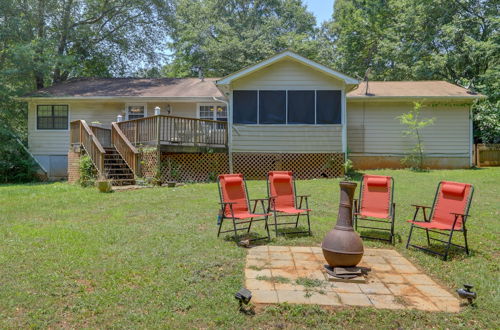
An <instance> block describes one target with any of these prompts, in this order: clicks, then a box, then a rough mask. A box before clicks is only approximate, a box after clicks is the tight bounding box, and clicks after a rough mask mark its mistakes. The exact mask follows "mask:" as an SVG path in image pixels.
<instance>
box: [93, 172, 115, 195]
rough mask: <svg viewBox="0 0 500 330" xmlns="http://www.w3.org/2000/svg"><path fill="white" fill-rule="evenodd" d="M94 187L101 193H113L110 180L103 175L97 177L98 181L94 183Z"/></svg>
mask: <svg viewBox="0 0 500 330" xmlns="http://www.w3.org/2000/svg"><path fill="white" fill-rule="evenodd" d="M95 186H96V187H97V189H98V190H99V191H100V192H102V193H109V192H112V191H113V185H112V184H111V180H109V179H106V177H105V176H104V175H101V176H99V179H98V180H96V181H95Z"/></svg>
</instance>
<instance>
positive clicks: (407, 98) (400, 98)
mask: <svg viewBox="0 0 500 330" xmlns="http://www.w3.org/2000/svg"><path fill="white" fill-rule="evenodd" d="M346 98H347V100H348V101H353V102H354V101H364V102H367V101H370V100H377V101H414V100H424V101H425V100H444V101H445V100H454V101H458V100H463V101H473V100H476V99H484V98H486V96H484V95H470V96H349V95H347V97H346Z"/></svg>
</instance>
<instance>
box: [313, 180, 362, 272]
mask: <svg viewBox="0 0 500 330" xmlns="http://www.w3.org/2000/svg"><path fill="white" fill-rule="evenodd" d="M356 186H357V184H356V183H355V182H348V181H342V182H340V202H339V216H338V219H337V224H336V225H335V228H333V229H332V230H331V231H329V232H328V233H327V234H326V236H325V238H324V239H323V244H322V245H321V248H322V249H323V255H324V256H325V259H326V261H327V262H328V264H329V265H330V266H331V267H354V266H356V265H357V264H358V263H359V262H360V261H361V258H362V257H363V241H362V240H361V237H359V234H358V233H356V232H355V231H354V229H353V227H352V200H353V196H354V191H355V190H356Z"/></svg>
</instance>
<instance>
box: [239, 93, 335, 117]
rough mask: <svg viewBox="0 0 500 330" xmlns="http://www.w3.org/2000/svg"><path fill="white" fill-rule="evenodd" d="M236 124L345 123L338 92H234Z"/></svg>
mask: <svg viewBox="0 0 500 330" xmlns="http://www.w3.org/2000/svg"><path fill="white" fill-rule="evenodd" d="M233 122H234V123H235V124H289V125H293V124H305V125H314V124H319V125H325V124H327V125H332V124H333V125H336V124H341V123H342V92H341V91H339V90H288V91H283V90H281V91H275V90H261V91H256V90H239V91H238V90H236V91H233Z"/></svg>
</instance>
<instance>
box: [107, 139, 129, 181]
mask: <svg viewBox="0 0 500 330" xmlns="http://www.w3.org/2000/svg"><path fill="white" fill-rule="evenodd" d="M104 150H105V151H106V154H105V155H104V173H105V175H106V178H107V179H109V180H111V182H112V184H113V185H114V186H124V185H131V184H134V183H135V180H134V173H133V172H132V170H131V169H130V167H129V166H128V165H127V163H126V162H125V161H124V160H123V158H122V156H120V154H119V153H118V151H116V149H115V147H107V148H104Z"/></svg>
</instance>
